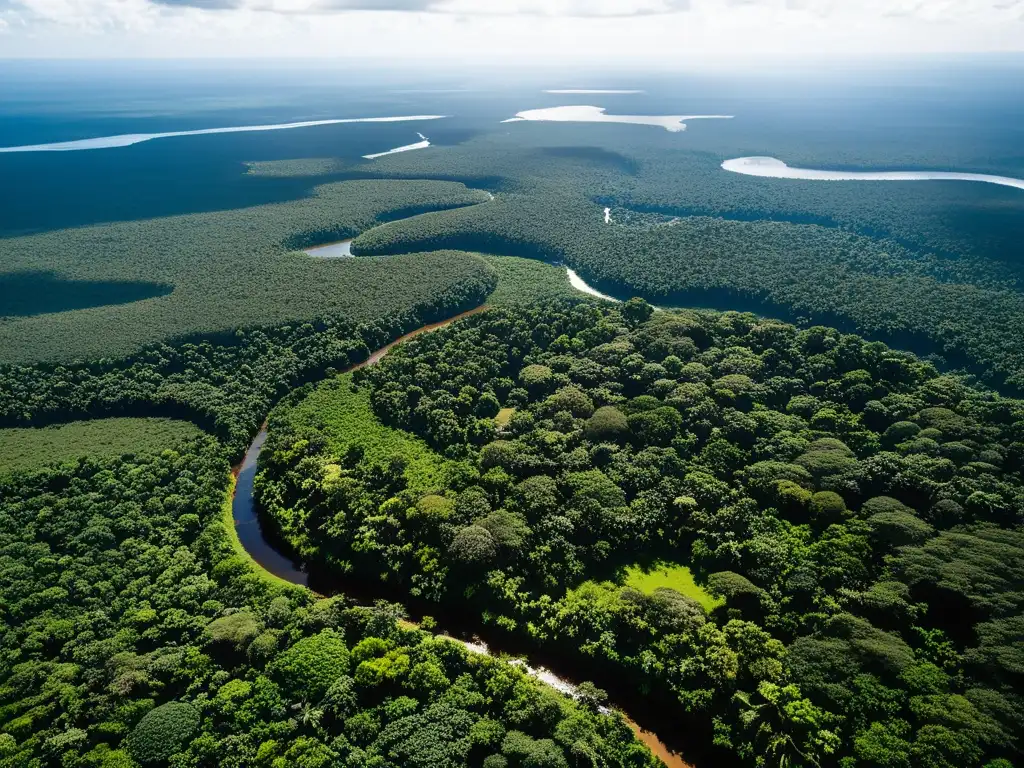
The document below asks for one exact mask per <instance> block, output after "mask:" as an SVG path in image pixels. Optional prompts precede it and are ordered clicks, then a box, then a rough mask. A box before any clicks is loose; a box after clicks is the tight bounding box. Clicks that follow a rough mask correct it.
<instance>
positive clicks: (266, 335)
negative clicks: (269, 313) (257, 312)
mask: <svg viewBox="0 0 1024 768" xmlns="http://www.w3.org/2000/svg"><path fill="white" fill-rule="evenodd" d="M434 259H435V256H433V255H431V256H428V257H425V259H424V260H422V261H417V262H416V263H417V264H428V265H429V264H430V263H431V262H433V269H431V270H428V271H431V272H432V275H422V276H420V277H416V278H414V279H412V280H411V282H410V283H408V284H407V285H406V288H405V289H403V290H395V291H392V292H391V293H390V294H389V295H388V296H387V297H386V298H382V299H381V301H380V302H379V303H378V304H377V305H376V311H377V312H378V313H379V314H370V315H367V316H364V317H363V319H364V320H366V321H367V322H362V323H359V324H357V323H356V322H354V321H353V320H352V319H351V316H349V317H342V316H323V317H320V318H318V319H316V320H315V321H314V322H310V323H302V324H298V325H283V326H277V327H272V328H248V329H245V330H241V329H240V330H237V331H235V332H234V333H233V334H230V335H227V334H225V335H222V336H221V337H219V338H206V339H204V340H202V341H199V342H188V343H177V344H173V345H172V344H155V345H151V346H149V347H146V348H144V349H143V350H141V351H139V352H138V353H136V354H134V355H130V356H128V357H125V358H122V359H118V360H112V359H109V358H104V359H103V360H102V361H100V362H97V363H75V364H70V365H63V366H52V365H47V364H38V365H33V366H25V367H21V366H14V365H8V364H6V363H0V382H2V386H0V424H4V425H6V426H17V425H23V424H45V423H49V422H53V421H67V420H70V419H75V418H84V417H90V418H96V417H97V416H102V415H122V414H133V413H144V414H146V415H149V414H153V413H158V414H166V415H170V416H174V417H178V418H185V419H188V420H191V421H193V422H195V423H196V424H199V425H200V426H202V427H204V428H205V429H207V431H209V432H211V433H214V434H216V435H217V436H218V437H220V438H221V439H222V440H223V441H224V442H226V443H227V444H228V445H229V446H230V447H231V448H232V449H233V450H234V451H236V452H238V453H239V454H240V453H241V450H242V448H243V446H244V445H245V444H246V442H247V441H248V439H249V438H251V436H252V435H253V433H255V432H256V430H257V426H258V424H259V423H260V420H261V418H262V415H263V414H265V413H266V412H267V411H268V410H269V409H270V405H271V403H273V402H274V401H275V400H277V399H278V398H279V397H281V396H283V395H284V394H286V393H287V392H289V391H291V389H292V388H294V387H296V386H298V385H300V384H302V383H303V382H305V381H308V380H311V379H316V378H319V377H321V376H323V375H324V374H325V373H326V372H329V371H331V370H337V369H344V368H347V367H349V366H351V365H353V364H355V363H358V362H361V361H363V360H364V359H365V357H366V356H367V354H368V353H369V350H370V349H375V348H377V347H379V346H382V345H383V344H385V343H387V342H388V341H391V340H393V339H394V338H396V337H398V336H400V335H401V334H402V333H405V332H406V331H409V330H413V329H415V328H419V327H420V326H421V325H422V323H423V322H424V321H433V320H440V319H444V318H446V317H451V316H452V315H453V314H456V313H457V312H458V311H459V310H463V309H468V308H470V307H474V306H476V305H478V304H479V303H480V302H482V301H483V299H484V297H485V296H486V295H487V293H488V292H489V291H490V290H491V289H492V288H493V286H494V282H493V280H494V276H493V275H492V274H490V272H489V270H487V268H486V266H485V265H483V264H482V263H480V262H476V263H469V262H466V261H464V260H462V259H459V258H456V259H454V260H450V259H446V258H445V256H444V255H443V254H442V255H438V256H437V259H438V260H437V261H434ZM471 261H472V260H471ZM410 263H412V262H410ZM418 268H419V267H418V266H417V267H416V269H418ZM390 269H391V270H392V272H390V274H392V275H394V276H395V279H398V277H397V276H398V274H399V273H400V272H402V271H403V269H402V266H401V264H400V263H399V262H394V263H392V264H391V267H390ZM5 327H6V326H5Z"/></svg>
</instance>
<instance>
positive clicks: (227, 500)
mask: <svg viewBox="0 0 1024 768" xmlns="http://www.w3.org/2000/svg"><path fill="white" fill-rule="evenodd" d="M234 497H235V476H234V474H232V475H231V476H230V479H229V481H228V489H227V493H226V494H225V496H224V502H223V504H222V505H221V517H220V522H219V523H217V522H213V521H211V522H210V530H211V532H212V533H211V535H212V536H217V537H220V538H223V540H224V541H225V542H227V544H228V545H229V546H230V547H231V550H232V552H233V553H234V555H235V556H236V557H238V558H239V560H241V561H242V562H244V563H246V564H247V565H248V568H249V572H250V575H251V576H252V577H254V578H257V579H259V580H262V581H265V582H266V583H267V584H269V585H270V586H271V587H284V588H291V587H292V586H293V585H292V584H291V582H289V581H287V580H285V579H283V578H281V577H280V576H277V575H275V574H273V573H271V572H270V571H268V570H266V569H265V568H262V567H260V565H259V564H258V563H256V561H255V560H253V558H252V555H250V554H249V553H248V552H247V551H246V550H245V547H244V546H242V542H241V540H240V539H239V538H238V529H237V528H235V518H234V514H233V510H232V506H233V502H234ZM218 526H219V527H218Z"/></svg>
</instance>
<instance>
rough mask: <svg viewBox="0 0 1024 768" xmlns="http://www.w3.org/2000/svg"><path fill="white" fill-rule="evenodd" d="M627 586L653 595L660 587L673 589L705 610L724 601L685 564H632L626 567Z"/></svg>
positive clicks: (711, 608)
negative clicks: (704, 585) (695, 577)
mask: <svg viewBox="0 0 1024 768" xmlns="http://www.w3.org/2000/svg"><path fill="white" fill-rule="evenodd" d="M624 583H625V585H626V586H627V587H632V588H633V589H636V590H639V591H640V592H643V593H644V594H647V595H653V594H654V593H655V591H657V590H659V589H671V590H674V591H676V592H678V593H679V594H681V595H685V596H686V597H689V598H692V599H694V600H696V601H697V602H698V603H700V605H701V607H703V608H704V610H705V611H711V610H714V609H715V608H717V607H718V606H719V605H721V604H722V603H723V602H724V601H722V600H716V599H715V598H714V597H713V596H712V595H710V594H708V593H707V592H706V591H705V590H704V589H703V588H702V587H701V586H700V585H698V584H697V582H695V581H694V579H693V573H692V572H691V571H690V569H689V568H687V567H686V566H685V565H675V564H672V563H655V564H654V565H651V566H640V565H631V566H629V567H628V568H626V578H625V581H624Z"/></svg>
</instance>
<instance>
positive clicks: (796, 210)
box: [263, 124, 1024, 391]
mask: <svg viewBox="0 0 1024 768" xmlns="http://www.w3.org/2000/svg"><path fill="white" fill-rule="evenodd" d="M721 130H722V129H720V128H719V129H715V128H713V127H708V126H701V130H700V131H696V130H695V131H693V132H692V133H691V132H687V134H686V136H685V139H684V140H682V141H681V140H680V137H678V136H672V135H670V134H661V133H659V132H657V131H645V130H642V129H635V128H623V127H615V126H597V125H544V124H517V125H515V126H514V131H513V130H510V131H509V132H508V133H506V134H503V135H490V136H484V137H479V138H477V139H474V140H473V141H470V142H467V143H465V144H463V145H460V146H458V147H447V148H445V149H444V151H437V152H423V153H409V155H408V156H402V155H395V156H392V157H387V158H381V160H379V161H376V162H375V164H374V166H373V169H374V171H375V172H376V173H378V174H389V175H394V176H396V177H406V178H410V179H414V178H422V177H430V178H451V179H455V180H459V181H465V182H467V183H470V184H479V185H490V186H491V187H492V188H497V189H500V190H501V193H500V194H499V195H498V197H497V200H496V201H495V202H494V204H489V205H486V206H479V207H474V208H468V209H463V210H455V211H447V212H444V213H440V214H438V215H436V216H429V217H423V218H420V219H414V220H410V221H405V222H400V223H395V224H394V225H392V226H389V227H386V228H382V229H376V230H372V231H368V232H367V233H366V234H365V235H363V236H362V237H360V238H357V240H356V242H355V243H354V245H353V250H354V252H356V253H357V254H363V255H368V254H394V253H406V252H410V251H421V250H430V249H433V248H457V249H463V250H471V251H482V252H487V253H499V254H506V255H518V256H529V257H533V258H542V259H547V260H564V261H565V262H567V263H568V264H569V265H570V266H572V267H573V268H574V269H576V270H577V271H578V272H579V273H580V274H581V275H582V276H583V277H584V278H585V279H586V280H587V281H588V282H590V283H591V284H593V285H594V286H595V287H597V288H599V289H602V290H606V291H608V292H610V293H613V294H622V295H642V296H644V297H646V298H648V299H649V300H651V301H652V302H653V303H656V304H665V303H667V304H673V303H675V304H680V305H692V304H697V305H706V306H713V307H715V308H719V309H740V310H752V311H758V312H763V313H766V314H769V315H775V316H780V317H783V318H785V319H790V320H801V319H809V320H811V321H813V322H821V323H826V324H829V325H836V326H839V327H842V328H844V329H846V330H850V331H856V332H858V333H860V334H862V335H866V336H870V337H872V338H879V339H881V340H884V341H887V342H889V343H892V344H893V345H896V346H900V347H905V348H906V347H909V348H911V349H913V350H915V351H917V352H919V353H920V354H938V355H941V356H942V357H943V358H945V362H946V363H948V364H951V365H953V366H956V367H959V366H966V367H967V368H969V369H970V370H971V371H972V372H974V373H976V374H979V375H982V376H984V377H985V378H986V379H987V380H988V381H990V382H991V383H994V384H999V385H1006V386H1007V388H1008V390H1010V391H1020V390H1022V388H1024V341H1021V339H1020V338H1019V334H1013V333H1008V332H1007V331H1006V329H1008V328H1017V327H1024V298H1022V296H1021V277H1022V271H1021V265H1020V264H1019V263H1018V259H1017V256H1018V255H1019V250H1020V248H1019V243H1020V242H1021V239H1022V238H1024V230H1022V228H1021V227H1022V224H1021V222H1022V221H1024V195H1022V194H1021V193H1020V192H1019V191H1018V190H1013V189H999V188H993V187H991V185H985V184H965V183H955V182H949V183H942V182H937V183H919V184H914V183H910V184H887V183H878V184H864V183H856V182H850V183H826V184H823V183H817V182H813V181H802V182H801V181H792V180H784V179H756V178H751V177H744V176H739V175H736V174H731V173H727V172H725V171H722V170H721V169H720V168H719V164H720V163H721V161H722V160H724V159H726V158H728V157H735V156H737V155H738V154H757V153H759V152H761V153H763V152H764V151H765V149H764V148H763V147H761V146H759V145H744V149H743V151H740V150H738V149H737V146H736V145H735V144H734V143H733V144H730V143H729V141H727V140H726V139H717V140H716V138H715V136H716V135H718V133H720V131H721ZM733 141H734V140H733ZM584 142H586V143H585V144H584ZM698 147H699V148H700V149H699V150H698ZM786 159H787V160H789V161H790V162H792V163H796V162H798V160H799V161H800V162H804V163H805V164H809V165H811V166H812V167H815V166H814V161H815V160H816V161H817V162H818V165H819V166H822V165H823V166H826V167H835V165H836V162H838V158H827V157H817V158H813V157H808V158H798V157H796V156H789V155H787V156H786ZM907 161H908V162H912V163H915V164H917V165H920V164H921V162H920V160H919V159H916V158H910V157H908V158H907ZM847 164H848V165H857V164H858V163H857V162H848V163H847ZM318 168H319V169H320V170H319V171H318V170H317V169H318ZM978 170H985V169H982V168H979V169H978ZM303 171H305V172H308V173H317V172H327V170H326V167H322V166H317V165H315V164H314V165H310V164H304V163H303V162H301V161H300V162H297V163H278V164H274V165H272V166H271V167H270V168H265V169H263V172H273V173H301V172H303ZM1003 171H1004V172H1006V169H1003ZM605 205H608V206H611V207H612V216H613V222H615V223H613V224H611V225H605V224H604V218H603V214H602V209H603V206H605ZM670 222H671V223H670Z"/></svg>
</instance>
